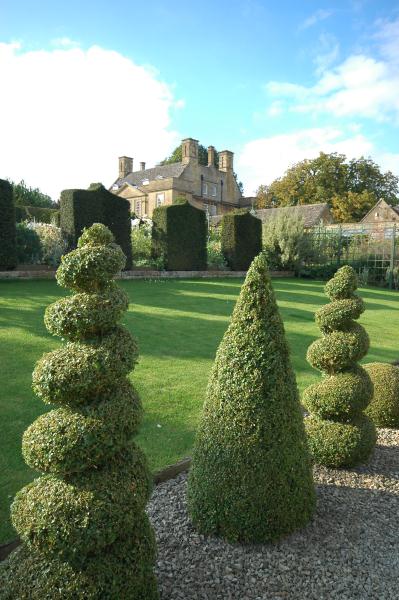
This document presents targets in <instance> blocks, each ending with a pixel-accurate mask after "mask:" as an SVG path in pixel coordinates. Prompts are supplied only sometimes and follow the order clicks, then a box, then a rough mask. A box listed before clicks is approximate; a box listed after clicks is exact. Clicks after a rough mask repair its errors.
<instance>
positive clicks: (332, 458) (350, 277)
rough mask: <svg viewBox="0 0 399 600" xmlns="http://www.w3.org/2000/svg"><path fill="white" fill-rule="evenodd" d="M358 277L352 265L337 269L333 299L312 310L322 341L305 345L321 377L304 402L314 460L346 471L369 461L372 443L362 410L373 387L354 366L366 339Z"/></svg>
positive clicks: (331, 288)
mask: <svg viewBox="0 0 399 600" xmlns="http://www.w3.org/2000/svg"><path fill="white" fill-rule="evenodd" d="M356 288H357V276H356V273H355V271H354V270H353V268H352V267H350V266H344V267H341V269H339V270H338V271H337V272H336V274H335V275H334V277H333V278H332V279H330V281H328V283H327V284H326V287H325V290H326V294H327V295H328V297H329V298H330V300H331V301H332V302H331V303H330V304H326V305H325V306H323V308H321V309H320V310H318V311H317V312H316V323H317V325H318V326H319V328H320V330H321V332H322V334H323V337H322V338H321V339H319V340H316V341H315V342H313V344H311V345H310V346H309V349H308V353H307V360H308V362H309V363H310V364H311V365H312V366H313V367H315V368H316V369H319V370H320V371H321V372H322V373H323V379H322V381H321V382H319V383H316V384H314V385H311V386H310V387H308V388H307V389H306V390H305V392H304V396H303V404H304V406H305V408H306V409H307V410H308V411H309V412H310V413H311V416H310V417H308V418H307V419H306V421H305V424H306V430H307V434H308V439H309V447H310V450H311V453H312V455H313V457H314V459H315V461H316V462H317V463H319V464H322V465H325V466H328V467H350V466H354V465H356V464H358V463H362V462H364V461H366V460H367V458H368V457H369V456H370V453H371V452H372V450H373V448H374V446H375V443H376V432H375V427H374V425H373V423H372V422H371V421H370V419H368V418H367V417H366V416H365V415H364V413H363V412H362V411H363V410H364V409H365V408H366V406H367V405H368V404H369V402H370V400H371V396H372V393H373V385H372V382H371V380H370V377H369V376H368V374H367V372H366V371H365V370H364V369H363V368H362V367H360V366H359V365H358V364H357V361H359V360H360V359H361V358H363V356H365V355H366V354H367V351H368V348H369V338H368V335H367V333H366V331H365V329H364V328H363V327H362V326H361V325H359V324H358V323H355V321H354V319H358V318H359V317H360V315H361V314H362V312H363V311H364V303H363V300H362V299H361V298H360V297H359V296H358V295H357V294H355V293H354V292H355V290H356Z"/></svg>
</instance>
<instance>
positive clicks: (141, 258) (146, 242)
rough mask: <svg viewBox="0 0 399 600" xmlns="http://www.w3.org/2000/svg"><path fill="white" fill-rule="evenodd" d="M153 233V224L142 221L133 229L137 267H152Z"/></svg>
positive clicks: (133, 250)
mask: <svg viewBox="0 0 399 600" xmlns="http://www.w3.org/2000/svg"><path fill="white" fill-rule="evenodd" d="M151 232H152V222H151V221H148V220H147V221H145V222H144V221H141V220H139V222H138V224H137V225H135V226H134V227H132V232H131V241H132V257H133V264H134V266H135V267H138V266H150V264H151V237H152V235H151Z"/></svg>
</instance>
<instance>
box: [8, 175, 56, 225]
mask: <svg viewBox="0 0 399 600" xmlns="http://www.w3.org/2000/svg"><path fill="white" fill-rule="evenodd" d="M10 184H11V186H12V189H13V195H14V202H15V206H20V207H30V208H32V207H36V208H37V207H41V208H55V207H56V204H55V202H53V200H52V199H51V198H50V196H48V195H47V194H43V192H41V191H40V190H39V189H38V188H32V187H30V186H27V185H26V183H25V181H24V180H23V179H22V180H21V181H20V182H19V183H14V182H13V181H10ZM29 216H30V215H28V216H27V217H28V218H29Z"/></svg>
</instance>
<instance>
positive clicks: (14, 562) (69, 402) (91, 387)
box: [0, 224, 158, 600]
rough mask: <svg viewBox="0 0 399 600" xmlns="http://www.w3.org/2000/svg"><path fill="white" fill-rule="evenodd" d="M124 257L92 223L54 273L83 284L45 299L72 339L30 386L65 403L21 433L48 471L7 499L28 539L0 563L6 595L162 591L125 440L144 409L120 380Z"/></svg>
mask: <svg viewBox="0 0 399 600" xmlns="http://www.w3.org/2000/svg"><path fill="white" fill-rule="evenodd" d="M124 261H125V257H124V255H123V253H122V251H121V249H120V248H119V246H117V245H115V244H114V243H113V236H112V234H111V232H110V231H109V230H108V229H107V228H106V227H105V226H104V225H101V224H94V225H93V226H92V227H90V229H87V230H84V233H83V235H82V237H81V238H80V240H79V243H78V249H77V250H74V251H73V252H71V253H70V254H67V255H66V256H64V257H63V258H62V263H61V266H60V268H59V269H58V271H57V280H58V283H59V284H60V285H63V286H67V287H70V288H71V289H72V290H74V291H75V292H78V293H75V294H74V295H72V296H69V297H67V298H62V299H60V300H58V301H57V302H55V303H54V304H52V305H50V306H49V307H48V308H47V311H46V316H45V323H46V326H47V328H48V330H49V331H50V333H53V334H55V335H61V336H63V337H66V338H67V339H69V341H68V343H67V344H66V345H65V346H64V347H61V348H59V349H57V350H55V351H53V352H50V353H49V354H45V355H44V356H43V357H42V359H41V360H40V361H39V362H38V363H37V365H36V368H35V370H34V373H33V387H34V390H35V392H36V393H37V394H38V395H39V397H40V398H42V399H43V400H44V401H45V402H49V403H51V404H53V405H54V404H56V405H57V404H59V405H60V406H59V407H58V408H56V409H54V410H51V411H50V412H48V413H46V414H44V415H42V416H40V417H39V418H38V419H37V420H36V421H35V422H34V423H33V424H32V425H31V426H30V427H29V428H28V429H27V430H26V431H25V433H24V436H23V441H22V451H23V455H24V458H25V460H26V462H27V464H28V465H29V466H30V467H32V468H33V469H38V470H40V471H42V472H44V475H43V476H41V477H39V478H37V479H35V480H34V481H33V482H32V483H30V484H28V485H27V486H26V487H24V488H23V489H22V490H21V491H20V492H18V493H17V495H16V497H15V499H14V502H13V504H12V507H11V517H12V521H13V524H14V527H15V528H16V530H17V531H18V533H19V535H20V537H21V539H22V541H23V543H24V546H23V547H22V548H21V549H18V551H16V552H14V553H13V554H12V555H11V556H10V557H9V559H8V560H7V561H5V563H3V564H2V565H1V567H0V589H1V590H6V595H5V596H4V595H2V596H1V597H2V598H21V599H28V598H34V599H37V600H38V599H39V598H60V599H66V600H74V599H75V598H88V599H93V600H94V599H96V600H101V599H102V598H110V599H115V600H116V599H127V598H129V599H133V600H155V599H156V598H158V594H157V589H156V580H155V577H154V574H153V564H154V562H155V540H154V535H153V532H152V530H151V527H150V524H149V521H148V518H147V516H146V514H145V505H146V502H147V500H148V498H149V494H150V474H149V471H148V467H147V463H146V460H145V457H144V455H143V453H142V452H141V450H140V449H139V448H138V446H136V445H135V444H134V443H133V442H132V441H131V438H132V435H134V434H136V433H137V430H138V427H139V423H140V418H141V404H140V399H139V397H138V394H137V392H136V391H135V389H134V388H133V386H132V384H131V383H130V381H129V379H128V378H127V375H128V373H129V371H130V370H131V369H132V368H133V367H134V364H135V362H136V360H137V346H136V343H135V341H134V339H133V338H132V337H131V336H130V334H129V332H128V331H127V330H125V329H124V328H123V327H121V326H118V325H117V321H118V320H119V319H120V317H121V316H122V314H123V312H124V311H125V310H126V308H127V305H128V298H127V296H126V294H125V293H124V292H123V290H121V289H119V288H118V287H117V286H116V284H115V282H113V281H112V278H113V277H114V276H115V275H116V273H117V272H118V271H119V270H120V269H121V268H123V266H124ZM90 265H95V266H96V268H95V269H93V270H92V269H91V268H90ZM104 557H106V560H104Z"/></svg>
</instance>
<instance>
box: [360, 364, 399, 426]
mask: <svg viewBox="0 0 399 600" xmlns="http://www.w3.org/2000/svg"><path fill="white" fill-rule="evenodd" d="M364 368H365V369H366V371H367V373H368V374H369V375H370V378H371V381H372V382H373V386H374V393H373V397H372V399H371V402H370V404H369V405H368V407H367V409H366V410H365V413H366V415H367V416H368V417H370V419H371V420H372V421H373V423H374V425H376V426H377V427H391V428H393V429H399V367H398V366H396V365H389V364H386V363H369V364H367V365H364Z"/></svg>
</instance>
